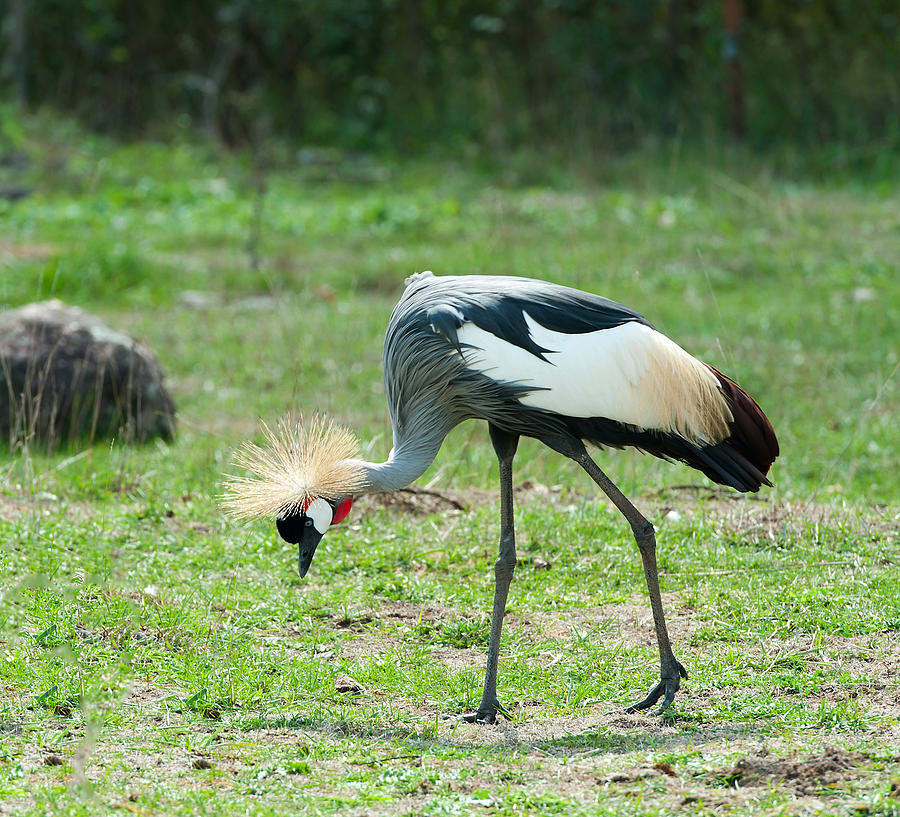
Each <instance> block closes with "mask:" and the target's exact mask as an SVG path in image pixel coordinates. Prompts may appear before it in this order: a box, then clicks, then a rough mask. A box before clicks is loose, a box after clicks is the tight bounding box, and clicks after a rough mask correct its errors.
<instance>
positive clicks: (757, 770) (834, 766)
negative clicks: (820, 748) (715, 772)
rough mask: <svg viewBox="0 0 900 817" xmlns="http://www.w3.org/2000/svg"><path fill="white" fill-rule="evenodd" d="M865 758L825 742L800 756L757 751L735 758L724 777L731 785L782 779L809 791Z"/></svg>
mask: <svg viewBox="0 0 900 817" xmlns="http://www.w3.org/2000/svg"><path fill="white" fill-rule="evenodd" d="M865 760H866V757H865V755H863V754H860V753H859V752H847V751H845V750H844V749H839V748H837V747H834V746H829V747H827V748H826V749H825V751H824V752H822V753H821V754H819V755H814V756H813V757H810V758H807V759H806V760H800V759H798V758H797V757H795V756H793V755H792V756H790V757H777V756H774V755H759V756H756V757H745V758H741V760H739V761H738V762H737V763H736V764H735V766H734V768H733V769H731V770H730V771H729V772H726V773H725V775H724V777H725V779H726V780H729V781H730V782H731V785H733V786H771V785H774V784H778V783H783V784H785V785H786V786H788V787H789V788H792V789H794V790H795V791H797V792H799V793H800V794H813V793H815V792H816V791H818V790H819V789H820V788H821V787H822V786H827V785H829V784H833V783H835V782H837V781H838V780H840V779H841V778H843V777H846V776H847V773H848V772H850V771H852V770H854V769H856V768H858V767H859V766H860V765H861V764H862V763H864V762H865Z"/></svg>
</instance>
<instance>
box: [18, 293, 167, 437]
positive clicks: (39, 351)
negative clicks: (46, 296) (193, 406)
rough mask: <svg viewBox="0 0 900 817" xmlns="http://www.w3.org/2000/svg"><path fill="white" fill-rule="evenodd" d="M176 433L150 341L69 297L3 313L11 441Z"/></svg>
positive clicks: (148, 435)
mask: <svg viewBox="0 0 900 817" xmlns="http://www.w3.org/2000/svg"><path fill="white" fill-rule="evenodd" d="M174 434H175V404H174V402H173V400H172V398H171V396H170V395H169V393H168V391H167V390H166V388H165V385H164V384H163V373H162V370H161V369H160V366H159V363H157V361H156V358H155V357H154V355H153V353H152V352H151V351H150V350H149V349H148V348H147V347H146V346H144V345H143V344H141V343H138V342H137V341H135V340H134V339H133V338H130V337H129V336H128V335H126V334H124V333H122V332H117V331H116V330H114V329H111V328H110V327H109V326H107V325H106V324H104V323H103V322H102V321H100V320H99V319H98V318H96V317H95V316H93V315H90V314H88V313H87V312H85V311H84V310H82V309H79V308H77V307H73V306H67V305H66V304H64V303H62V302H61V301H56V300H53V301H43V302H41V303H34V304H29V305H28V306H23V307H21V308H20V309H15V310H11V311H9V312H5V313H3V314H0V435H3V436H4V437H6V438H8V439H9V440H10V442H15V441H21V440H34V441H37V442H40V443H43V444H47V445H50V446H53V445H56V444H59V443H63V442H70V441H73V440H87V441H94V440H95V439H98V438H101V437H110V436H115V437H119V438H122V439H125V440H127V441H129V442H143V441H146V440H149V439H151V438H153V437H157V436H158V437H162V438H163V439H166V440H170V439H172V437H173V436H174Z"/></svg>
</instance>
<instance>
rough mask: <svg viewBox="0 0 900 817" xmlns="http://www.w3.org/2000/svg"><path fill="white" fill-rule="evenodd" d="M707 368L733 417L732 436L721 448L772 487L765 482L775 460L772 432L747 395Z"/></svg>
mask: <svg viewBox="0 0 900 817" xmlns="http://www.w3.org/2000/svg"><path fill="white" fill-rule="evenodd" d="M706 365H707V366H708V367H709V368H710V369H711V370H712V372H713V373H714V374H715V376H716V377H717V378H718V379H719V383H720V384H721V386H722V391H723V393H724V394H725V399H726V400H728V405H729V406H730V407H731V413H732V414H733V415H734V419H733V420H732V421H731V423H730V424H729V430H730V432H731V434H730V435H729V436H728V439H726V440H725V441H724V443H722V445H724V446H726V447H730V448H731V449H733V453H735V454H738V455H739V458H740V459H743V460H745V461H746V464H747V465H751V466H752V467H753V469H755V470H756V471H757V472H758V476H759V482H760V483H761V484H763V485H771V484H772V483H771V482H769V480H768V479H766V474H768V472H769V468H770V467H771V466H772V463H773V462H775V458H776V457H777V456H778V439H777V438H776V437H775V429H774V428H772V424H771V423H770V422H769V418H768V417H766V415H765V414H763V410H762V409H761V408H760V407H759V406H758V405H757V403H756V401H755V400H754V399H753V398H752V397H751V396H750V395H749V394H747V392H745V391H744V390H743V389H742V388H741V387H740V386H738V384H737V383H735V382H734V381H733V380H731V379H729V378H728V377H726V376H725V375H724V374H722V373H721V372H719V371H717V370H716V369H713V367H712V366H709V364H706ZM754 476H755V475H754ZM751 490H753V489H751Z"/></svg>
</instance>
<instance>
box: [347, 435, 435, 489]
mask: <svg viewBox="0 0 900 817" xmlns="http://www.w3.org/2000/svg"><path fill="white" fill-rule="evenodd" d="M443 440H444V435H441V436H439V437H437V438H435V436H434V435H430V436H429V438H427V439H422V440H417V441H415V442H402V443H396V441H395V447H394V448H393V449H392V450H391V453H390V455H389V456H388V458H387V461H386V462H365V461H364V460H360V461H359V465H360V466H361V468H362V470H363V472H364V486H363V489H362V490H363V493H374V492H379V491H396V490H399V489H400V488H405V487H406V486H407V485H409V484H410V483H411V482H413V481H415V480H416V479H418V478H419V477H420V476H421V475H422V474H423V473H424V471H425V469H426V468H428V466H429V465H431V463H432V462H433V461H434V458H435V456H437V452H438V450H439V449H440V447H441V443H442V442H443Z"/></svg>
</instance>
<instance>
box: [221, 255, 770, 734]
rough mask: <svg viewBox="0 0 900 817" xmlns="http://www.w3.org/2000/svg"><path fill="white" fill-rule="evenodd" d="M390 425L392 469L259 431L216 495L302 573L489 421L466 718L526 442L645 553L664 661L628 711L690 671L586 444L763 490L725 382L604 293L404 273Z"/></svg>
mask: <svg viewBox="0 0 900 817" xmlns="http://www.w3.org/2000/svg"><path fill="white" fill-rule="evenodd" d="M383 367H384V386H385V393H386V396H387V401H388V408H389V410H390V417H391V425H392V427H393V443H394V446H393V449H392V450H391V452H390V454H389V455H388V458H387V461H386V462H381V463H373V462H366V461H364V460H361V459H358V458H357V456H356V453H357V445H356V441H355V438H354V437H353V435H352V434H351V433H350V432H349V431H347V430H345V429H342V428H340V427H339V426H336V425H335V424H334V423H332V422H330V421H329V420H326V419H325V418H322V417H316V418H313V421H312V422H311V423H309V424H307V425H306V426H304V425H303V424H302V421H298V422H294V421H291V420H285V421H283V422H282V424H281V425H280V426H279V427H278V428H277V429H275V430H272V429H267V436H268V444H267V445H266V446H265V447H261V446H257V445H255V444H246V445H245V446H244V448H243V449H242V451H241V453H240V454H239V456H238V459H237V461H238V462H239V463H240V464H241V465H243V466H244V467H246V468H248V469H249V470H250V471H251V472H253V474H254V476H252V477H241V476H235V477H232V478H231V479H230V481H229V482H228V483H227V485H226V491H225V494H224V496H223V504H224V506H225V508H226V510H227V511H229V512H230V513H232V514H233V515H235V516H245V517H248V516H249V517H260V516H275V517H276V524H277V527H278V532H279V533H280V534H281V536H282V538H284V539H285V540H286V541H288V542H290V543H292V544H296V545H298V558H299V570H300V575H301V576H304V575H305V574H306V572H307V570H309V566H310V563H311V562H312V558H313V555H314V553H315V551H316V547H317V545H318V544H319V541H320V540H321V538H322V536H323V535H324V534H325V532H326V531H327V530H328V528H329V527H330V526H331V525H333V524H336V523H337V522H340V521H341V520H342V519H343V518H344V517H345V516H346V515H347V513H348V512H349V510H350V507H351V504H352V502H353V499H354V497H356V496H358V495H360V494H363V493H367V492H374V491H392V490H397V489H399V488H403V487H405V486H407V485H409V484H410V483H411V482H413V480H415V479H416V478H417V477H419V476H420V475H421V474H422V473H423V472H424V471H425V469H426V468H428V466H429V465H430V464H431V462H432V461H433V460H434V458H435V455H436V454H437V452H438V449H439V448H440V446H441V443H442V442H443V440H444V438H445V437H446V436H447V434H448V433H449V432H450V430H451V429H453V428H454V427H455V426H456V425H458V424H459V423H461V422H463V421H464V420H468V419H473V418H478V419H482V420H486V421H487V423H488V429H489V432H490V438H491V442H492V443H493V446H494V450H495V451H496V454H497V458H498V460H499V463H500V553H499V557H498V558H497V561H496V563H495V565H494V571H495V576H496V584H495V589H494V605H493V614H492V618H491V631H490V641H489V646H488V655H487V670H486V673H485V678H484V692H483V695H482V698H481V703H480V704H479V706H478V709H477V711H475V712H474V713H471V714H469V715H465V716H463V717H464V718H465V719H466V720H470V721H477V722H487V723H491V722H493V721H494V720H495V718H496V715H497V713H498V712H500V713H503V714H506V710H504V708H503V707H502V706H501V704H500V702H499V701H498V700H497V664H498V656H499V651H500V631H501V628H502V625H503V617H504V614H505V611H506V600H507V595H508V593H509V586H510V582H511V580H512V576H513V571H514V570H515V567H516V544H515V532H514V527H513V479H512V463H513V456H514V455H515V453H516V447H517V445H518V441H519V438H520V437H521V436H526V437H534V438H536V439H538V440H540V441H541V442H543V443H544V444H545V445H548V446H549V447H550V448H552V449H553V450H554V451H558V452H559V453H560V454H564V455H565V456H567V457H570V458H571V459H573V460H574V461H575V462H577V463H578V464H579V465H580V466H581V467H582V468H583V469H584V470H585V471H586V472H587V473H588V475H589V476H590V477H591V479H593V480H594V482H596V483H597V485H598V486H599V487H600V488H601V489H602V490H603V491H604V493H605V494H606V495H607V496H608V497H609V499H610V500H611V501H612V503H613V504H614V505H615V506H616V507H617V508H618V509H619V511H620V512H621V513H622V515H623V516H624V517H625V519H626V520H627V521H628V523H629V524H630V525H631V529H632V532H633V533H634V538H635V541H636V543H637V546H638V549H639V551H640V554H641V560H642V562H643V567H644V575H645V577H646V580H647V588H648V591H649V594H650V606H651V608H652V611H653V621H654V624H655V628H656V637H657V641H658V644H659V653H660V678H659V682H658V683H656V684H655V685H654V686H653V688H652V689H651V690H650V692H649V693H648V694H647V696H646V697H645V698H644V699H643V700H641V701H639V702H638V703H636V704H634V705H633V706H631V707H629V711H635V710H643V709H649V708H650V707H651V706H653V705H654V704H655V703H656V702H657V701H659V700H660V699H662V701H661V704H660V706H659V709H658V712H662V711H664V710H665V709H666V708H667V707H668V706H669V705H670V704H671V703H672V700H673V698H674V697H675V693H676V692H677V691H678V689H679V687H680V685H681V679H682V678H686V677H687V672H686V671H685V669H684V667H683V666H682V665H681V663H680V662H679V661H678V660H677V659H676V658H675V654H674V653H673V651H672V646H671V644H670V642H669V635H668V632H667V630H666V622H665V616H664V614H663V606H662V599H661V598H660V592H659V581H658V577H657V566H656V539H655V533H654V529H653V525H652V524H651V523H650V522H649V521H648V520H647V519H646V518H645V517H644V516H643V515H642V514H641V513H640V512H639V511H638V510H637V508H635V506H634V505H632V504H631V502H630V501H629V500H628V499H627V498H626V497H625V496H624V494H622V492H621V491H620V490H619V489H618V488H617V487H616V486H615V485H614V484H613V482H612V481H611V480H610V479H609V477H607V476H606V474H604V473H603V471H601V470H600V468H599V467H598V466H597V464H596V463H595V462H594V460H593V459H592V458H591V456H590V455H589V454H588V452H587V450H586V448H585V442H588V443H592V444H593V445H595V446H598V447H601V448H602V447H604V446H614V447H616V448H621V447H623V446H634V447H636V448H638V449H640V450H642V451H645V452H648V453H650V454H653V455H655V456H657V457H662V458H663V459H669V460H679V461H681V462H684V463H687V464H688V465H690V466H691V467H693V468H696V469H697V470H699V471H702V472H703V473H704V474H705V475H706V476H707V477H709V478H710V479H711V480H712V481H713V482H716V483H719V484H721V485H730V486H731V487H732V488H735V489H737V490H738V491H743V492H746V491H758V490H759V488H760V486H762V485H771V483H770V482H769V480H768V479H767V478H766V474H767V473H768V470H769V467H770V466H771V465H772V463H773V462H774V460H775V458H776V457H777V456H778V442H777V440H776V438H775V432H774V430H773V429H772V425H771V424H770V423H769V420H768V419H767V418H766V416H765V414H763V412H762V410H761V409H760V408H759V406H758V405H757V404H756V402H754V400H753V399H752V398H751V397H750V396H749V395H747V393H746V392H744V391H743V390H742V389H741V388H740V387H739V386H737V385H736V384H735V383H734V382H733V381H731V380H729V379H728V378H727V377H725V375H723V374H721V373H720V372H718V371H716V370H715V369H713V368H712V367H711V366H708V365H707V364H705V363H702V362H701V361H699V360H697V359H696V358H694V357H692V356H691V355H689V354H688V353H687V352H685V351H684V350H683V349H682V348H681V347H680V346H678V345H677V344H676V343H674V342H673V341H671V340H669V338H667V337H666V336H665V335H662V334H661V333H660V332H658V331H657V330H656V329H654V328H653V326H651V324H650V323H649V322H648V321H647V320H645V319H644V318H643V317H642V316H641V315H639V314H637V313H636V312H633V311H632V310H630V309H628V308H627V307H624V306H622V305H620V304H617V303H615V302H614V301H610V300H608V299H606V298H602V297H599V296H597V295H592V294H590V293H587V292H581V291H579V290H576V289H570V288H568V287H564V286H558V285H556V284H551V283H546V282H544V281H537V280H532V279H527V278H507V277H499V276H478V275H466V276H436V275H433V274H432V273H430V272H423V273H419V274H416V275H413V276H412V277H411V278H409V279H408V280H407V287H406V290H405V292H404V293H403V296H402V297H401V298H400V301H399V303H398V304H397V306H396V307H395V308H394V311H393V314H392V315H391V318H390V321H389V323H388V327H387V333H386V336H385V341H384V353H383Z"/></svg>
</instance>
